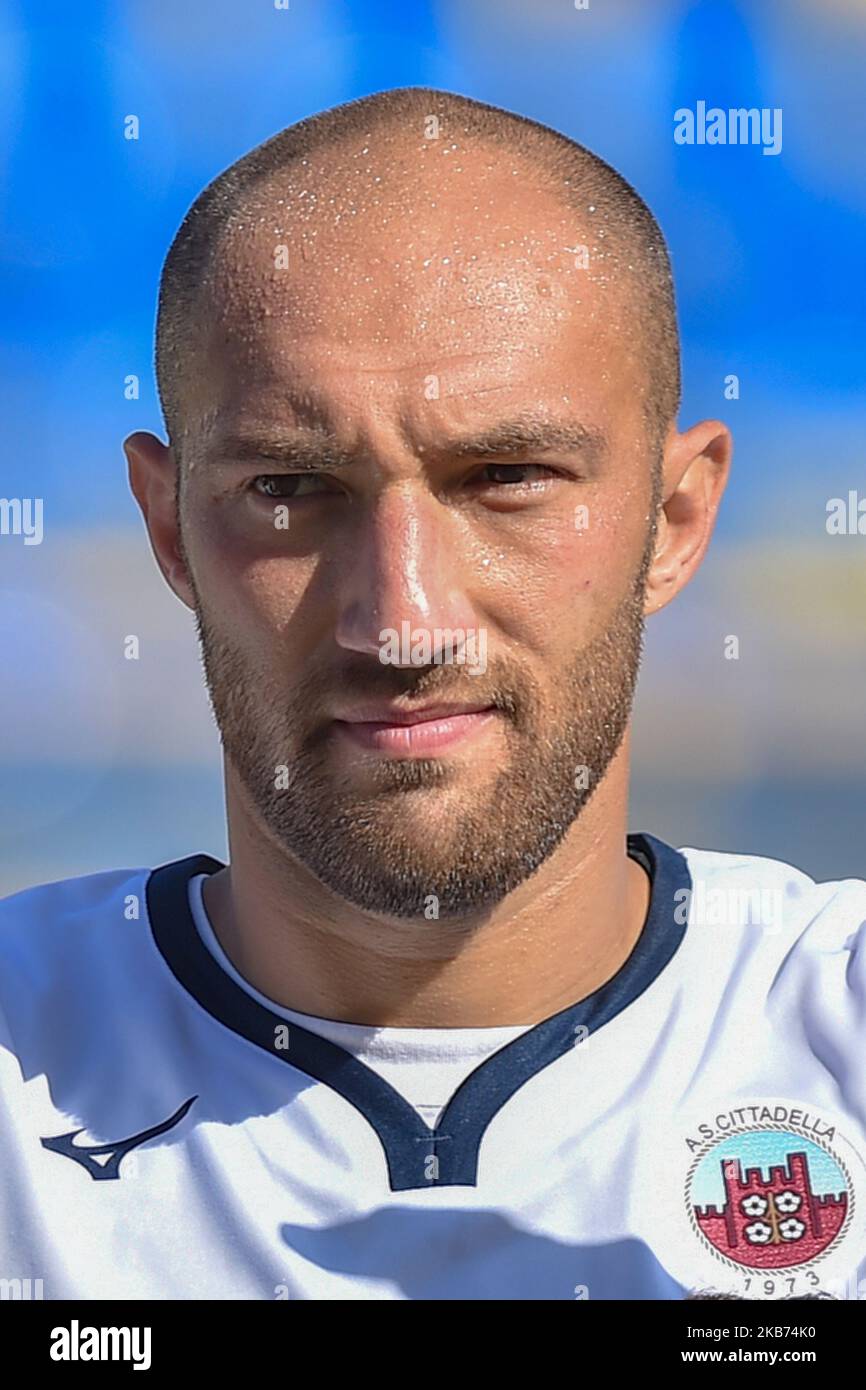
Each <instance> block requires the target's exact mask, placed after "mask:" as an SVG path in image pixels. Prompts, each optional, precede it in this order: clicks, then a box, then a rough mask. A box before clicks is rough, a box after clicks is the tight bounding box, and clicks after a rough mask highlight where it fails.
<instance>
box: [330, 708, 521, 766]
mask: <svg viewBox="0 0 866 1390" xmlns="http://www.w3.org/2000/svg"><path fill="white" fill-rule="evenodd" d="M371 716H375V717H371ZM496 716H497V711H496V710H495V709H494V708H493V707H492V706H491V705H427V706H425V707H423V708H417V709H413V710H407V709H395V708H394V707H393V706H391V707H388V706H382V705H378V706H366V707H358V708H356V709H353V710H352V711H351V716H349V713H348V711H347V713H346V717H344V718H339V719H335V720H334V728H335V729H336V730H337V731H338V733H340V734H341V735H342V736H343V739H344V741H345V742H346V743H348V744H350V745H351V746H354V747H355V748H358V749H363V750H366V751H367V752H373V753H379V754H380V755H381V754H384V755H386V756H387V755H390V756H392V757H412V756H421V755H428V756H429V755H431V754H433V753H438V752H442V751H444V750H445V749H446V748H449V747H451V746H452V745H454V744H456V743H458V742H460V741H462V740H464V739H466V738H468V737H469V736H471V735H474V734H477V733H480V732H481V730H483V729H484V728H485V727H486V726H488V725H489V724H490V723H491V721H492V720H493V719H495V718H496Z"/></svg>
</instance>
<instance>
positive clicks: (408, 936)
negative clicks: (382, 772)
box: [204, 741, 649, 1028]
mask: <svg viewBox="0 0 866 1390" xmlns="http://www.w3.org/2000/svg"><path fill="white" fill-rule="evenodd" d="M627 764H628V750H627V741H626V742H624V743H623V746H622V747H621V748H620V750H619V753H618V754H617V756H616V758H615V759H614V760H613V762H612V763H611V765H610V767H609V768H608V772H607V774H606V776H605V778H604V781H603V782H602V783H601V784H600V785H599V787H597V789H596V791H595V794H594V795H593V797H592V798H591V800H590V802H589V804H588V805H587V806H586V807H585V809H584V811H583V813H582V814H581V816H580V817H579V818H578V820H577V821H576V822H575V824H574V825H573V826H572V827H571V829H570V831H569V833H568V835H567V836H566V837H565V839H564V840H563V842H562V843H561V844H560V845H559V847H558V848H557V849H556V851H555V852H554V853H553V854H552V855H550V857H549V858H548V859H547V860H546V861H545V863H544V864H543V865H542V866H541V868H540V869H539V870H538V871H537V872H536V873H535V874H534V875H533V876H532V877H531V878H530V879H529V880H527V882H526V883H524V884H522V885H521V886H520V887H519V888H518V889H517V890H515V892H513V893H511V894H509V896H508V897H507V898H506V899H504V900H503V901H502V902H500V903H498V904H497V905H496V906H495V907H493V908H489V909H486V910H485V911H484V912H481V913H476V914H473V915H471V916H467V917H464V918H461V919H460V920H458V921H455V920H449V921H444V922H442V921H427V920H418V921H414V920H413V921H407V920H406V919H395V918H390V917H384V916H379V915H376V914H372V913H368V912H362V911H360V910H359V909H358V908H355V907H353V906H352V905H351V904H349V903H346V902H345V901H343V900H342V899H341V898H338V897H337V896H336V894H334V893H332V892H331V891H330V890H329V889H327V888H325V887H324V886H323V885H322V884H321V883H320V882H319V881H318V880H317V879H315V878H314V877H313V875H312V874H310V873H309V871H308V870H306V869H305V867H304V866H303V865H302V864H300V863H299V862H298V861H297V860H295V859H294V858H292V857H291V856H290V855H288V854H287V853H286V852H285V851H283V850H281V849H279V848H278V847H277V846H275V845H274V844H273V842H272V841H271V840H270V838H269V837H268V836H267V835H266V834H264V833H263V832H262V830H261V828H260V826H259V824H258V822H257V821H256V819H255V817H254V814H253V812H252V809H251V808H250V807H249V805H248V803H247V801H246V798H245V797H244V795H243V793H242V789H241V788H240V787H239V786H238V785H237V783H236V779H235V778H234V776H233V773H232V771H231V769H230V768H227V771H226V801H227V811H228V825H229V845H230V853H231V863H230V867H228V868H226V869H224V870H222V871H221V872H220V873H217V874H214V875H213V876H212V877H211V878H209V879H208V880H207V881H206V883H205V890H204V901H205V906H206V908H207V912H208V916H209V917H210V920H211V923H212V925H213V928H214V931H215V933H216V936H217V938H218V940H219V942H220V944H221V946H222V948H223V950H224V951H225V952H226V954H227V956H228V957H229V959H230V960H231V961H232V963H233V964H234V965H235V967H236V969H237V970H239V972H240V973H241V974H242V975H243V976H244V978H245V979H246V980H248V981H249V983H250V984H252V985H253V986H254V987H255V988H256V989H257V990H259V991H260V992H261V993H262V994H264V995H265V996H266V997H267V998H269V999H271V1000H272V1001H274V1002H275V1003H277V1004H280V1005H283V1006H284V1007H286V1008H290V1009H296V1010H299V1011H300V1012H301V1013H307V1014H314V1015H318V1016H320V1017H323V1018H332V1019H341V1020H344V1021H346V1022H350V1023H362V1024H368V1025H372V1026H378V1027H397V1028H398V1027H403V1028H413V1027H417V1028H483V1027H496V1026H500V1025H508V1024H515V1025H516V1024H533V1023H538V1022H541V1021H542V1020H543V1019H545V1018H548V1017H550V1016H551V1015H552V1014H554V1013H557V1012H558V1011H559V1010H560V1009H564V1008H566V1007H567V1006H568V1005H569V1004H572V1003H576V1002H577V1001H578V1000H580V999H583V998H585V997H586V996H587V995H589V994H592V993H593V992H594V991H595V990H596V989H598V988H599V987H600V986H601V985H603V984H604V983H605V982H606V981H607V980H609V979H610V978H611V976H612V975H614V974H616V972H617V970H618V969H619V968H620V966H621V965H622V964H623V963H624V961H625V960H626V959H627V957H628V956H629V955H630V954H631V951H632V949H633V947H634V945H635V942H636V941H637V939H638V937H639V935H640V932H641V929H642V927H643V924H644V921H645V919H646V914H647V910H648V905H649V880H648V878H647V876H646V874H645V872H644V870H643V869H642V868H640V866H639V865H638V864H636V863H635V862H634V861H633V860H631V859H629V857H628V855H627V854H626V841H625V836H626V818H627V786H628V777H627V771H628V767H627Z"/></svg>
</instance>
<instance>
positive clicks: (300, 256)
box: [156, 88, 680, 457]
mask: <svg viewBox="0 0 866 1390" xmlns="http://www.w3.org/2000/svg"><path fill="white" fill-rule="evenodd" d="M467 193H468V194H469V195H470V196H472V195H474V205H473V209H472V210H473V211H474V214H475V217H474V222H472V219H471V218H470V219H468V222H469V223H470V224H471V225H469V226H467V232H468V235H467V236H464V237H463V242H464V243H467V242H468V241H469V240H470V239H472V241H473V245H471V246H470V245H467V244H464V245H463V246H460V245H459V244H457V245H455V247H454V255H453V256H439V257H436V258H434V257H433V256H432V255H431V256H430V257H428V256H426V255H425V254H424V253H425V251H426V250H427V249H428V247H427V246H426V245H425V242H432V241H434V240H435V239H436V238H435V231H436V228H437V224H438V225H439V227H440V229H441V228H442V227H443V226H444V227H445V228H447V227H448V226H449V224H450V222H451V219H452V217H453V216H454V209H453V207H452V203H453V202H454V201H455V200H457V201H462V202H463V204H464V208H465V202H466V196H467ZM518 204H520V205H522V206H523V208H524V212H525V213H526V211H527V210H528V213H529V219H530V221H533V222H534V223H535V225H536V226H537V229H538V232H539V234H541V233H542V232H543V230H544V229H545V228H547V229H548V230H549V232H550V235H549V236H548V237H547V239H546V244H545V245H544V246H543V248H536V251H537V250H538V249H543V253H544V257H545V258H546V259H547V260H548V261H550V262H551V266H552V269H554V270H555V269H556V268H557V266H556V265H554V264H553V262H554V257H555V259H556V260H557V261H558V262H559V264H560V265H561V264H563V263H565V264H571V265H573V266H574V268H575V269H576V270H577V272H578V274H577V276H576V277H572V279H571V281H570V283H569V284H568V285H567V287H566V292H567V293H570V294H571V295H573V296H575V297H578V298H579V296H580V293H581V277H586V278H588V279H590V280H591V281H592V282H593V283H594V284H595V285H597V286H598V285H601V286H603V287H606V289H607V294H606V300H605V312H606V313H607V314H609V315H616V317H617V318H618V319H619V320H620V328H621V333H620V336H621V337H622V338H624V339H627V340H629V341H631V340H633V341H634V350H635V353H636V354H637V355H638V356H639V358H640V368H641V370H640V372H639V373H638V374H637V381H638V384H639V389H640V392H641V409H642V412H643V415H644V418H645V420H646V423H647V427H648V430H649V433H650V437H651V439H652V442H653V450H652V452H653V453H654V454H655V452H656V449H657V445H658V442H659V441H660V440H661V439H663V437H664V433H665V431H666V429H667V427H668V426H669V425H670V423H671V422H672V421H673V420H674V419H675V417H676V413H677V410H678V407H679V397H680V368H679V343H678V334H677V324H676V311H675V304H674V294H673V286H672V279H671V271H670V263H669V259H668V254H667V250H666V247H665V243H664V238H663V236H662V233H661V231H660V229H659V226H658V224H657V222H656V220H655V218H654V217H653V215H652V213H651V212H650V211H649V209H648V208H647V206H646V205H645V203H644V202H643V201H642V200H641V198H640V197H639V196H638V194H637V193H636V192H635V191H634V189H633V188H632V187H631V186H630V185H629V184H628V183H627V182H626V180H625V179H623V178H622V177H621V175H620V174H618V173H617V172H616V171H615V170H614V169H612V168H611V167H610V166H609V165H608V164H606V163H605V162H604V161H603V160H602V159H599V158H598V156H597V155H595V154H593V153H592V152H591V151H589V150H587V149H585V148H584V147H583V146H581V145H578V144H577V143H576V142H574V141H573V140H570V139H568V138H567V137H566V136H564V135H562V134H560V133H559V132H557V131H554V130H552V129H550V128H549V127H547V126H543V125H540V124H539V123H538V122H535V121H531V120H528V119H527V118H525V117H522V116H518V115H515V114H514V113H512V112H508V111H504V110H501V109H500V108H497V107H494V106H489V105H486V104H484V103H482V102H478V101H474V100H472V99H470V98H468V97H462V96H457V95H454V94H451V93H447V92H439V91H434V90H430V89H426V88H403V89H398V90H394V91H388V92H381V93H377V94H375V95H373V96H369V97H364V98H362V99H361V100H359V101H354V102H349V103H346V104H345V105H343V106H338V107H335V108H334V109H332V110H330V111H325V112H323V113H321V114H319V115H316V116H312V117H310V118H309V119H308V120H304V121H301V122H299V123H298V124H296V125H293V126H289V127H288V128H287V129H285V130H283V131H281V132H280V133H279V134H277V135H275V136H273V137H272V138H271V139H269V140H267V141H265V142H264V143H263V144H262V145H259V146H258V147H257V148H256V149H254V150H252V151H251V152H250V153H249V154H247V155H245V156H244V157H243V158H242V159H239V160H238V161H237V162H236V163H235V164H233V165H232V166H231V167H230V168H228V169H227V170H225V171H224V172H223V173H222V174H220V175H219V176H218V177H217V178H216V179H214V181H213V182H212V183H211V184H209V185H208V187H207V188H205V189H204V191H203V192H202V193H201V194H200V195H199V197H198V198H197V199H196V201H195V203H194V204H193V205H192V207H191V208H190V210H189V212H188V213H187V215H186V217H185V218H184V221H183V223H182V225H181V227H180V229H179V231H178V233H177V235H176V237H175V239H174V241H173V243H172V246H171V248H170V250H169V253H168V256H167V258H166V261H165V266H164V269H163V274H162V280H161V285H160V295H159V313H158V320H157V334H156V374H157V383H158V388H159V394H160V399H161V402H162V407H163V413H164V416H165V421H166V428H167V431H168V434H169V438H170V439H171V442H172V444H173V446H174V448H175V451H176V453H177V454H178V455H179V456H180V457H183V455H184V453H185V451H186V441H187V436H188V435H189V434H190V433H194V432H195V431H196V429H197V428H198V427H199V424H200V422H201V421H200V413H199V414H197V413H196V409H195V405H196V384H197V378H198V377H199V376H200V375H201V374H202V372H203V371H204V370H205V363H204V362H203V360H202V351H203V349H204V348H205V346H206V341H207V338H208V335H209V334H212V333H213V330H214V328H216V329H217V330H218V329H219V326H220V324H221V322H222V321H223V319H224V318H225V317H226V316H227V314H228V312H229V311H230V310H232V309H233V308H239V310H240V312H241V314H242V315H243V316H246V318H247V319H248V320H249V323H248V326H247V327H248V331H247V332H246V341H247V342H249V343H250V344H253V343H254V341H255V339H256V336H257V334H256V328H257V327H258V326H260V324H261V320H263V319H266V318H268V317H270V316H271V314H272V313H279V314H280V315H282V316H286V315H293V316H294V322H295V324H296V325H297V329H298V332H299V333H303V332H304V331H305V329H309V328H310V327H311V326H312V324H313V320H314V319H315V318H316V317H317V316H319V317H320V316H321V314H322V313H323V312H324V310H325V307H326V306H324V305H323V304H322V299H321V294H320V290H321V280H320V279H317V283H316V298H315V300H313V298H312V297H309V296H308V297H307V298H306V300H305V297H304V295H303V293H300V294H298V293H294V294H290V295H288V296H286V295H283V296H282V302H281V303H280V304H279V306H278V307H277V306H276V305H274V304H271V303H269V302H268V296H267V293H266V291H265V290H263V288H262V281H261V275H260V274H259V275H258V276H257V278H256V281H255V284H254V285H253V283H252V281H251V280H250V278H249V277H246V276H245V275H244V273H243V265H242V262H243V259H244V257H245V256H248V255H249V253H250V250H251V242H252V241H253V239H255V241H256V242H257V244H258V249H259V266H260V265H261V260H262V257H263V256H264V257H265V258H266V259H268V260H269V261H270V262H271V263H272V265H273V279H274V281H275V283H276V282H278V281H279V280H280V278H281V277H282V278H285V270H286V269H287V268H289V267H290V266H291V265H292V262H295V263H296V264H297V263H298V262H299V263H300V266H301V269H303V268H304V267H305V266H308V267H309V268H310V271H311V272H312V270H313V267H314V265H315V267H316V269H317V270H318V272H319V274H320V275H321V272H322V271H323V270H325V271H327V274H328V276H329V279H330V284H331V288H332V293H333V298H334V303H335V304H345V301H346V299H347V298H349V297H351V295H352V293H353V290H354V288H355V286H356V285H357V284H358V282H363V280H364V277H365V276H366V277H368V278H369V279H371V280H372V279H373V278H374V277H375V275H376V273H377V271H379V270H381V268H382V266H385V267H387V268H388V270H389V271H390V273H391V276H392V279H393V278H396V279H397V280H398V281H399V282H402V284H403V287H404V291H405V296H406V298H407V301H408V302H409V304H410V307H411V301H413V300H419V299H420V298H423V290H424V289H425V288H426V287H428V286H432V287H433V288H434V289H435V290H441V288H442V287H443V285H444V284H446V283H447V282H448V281H450V280H451V278H452V277H453V276H455V275H458V274H459V275H461V276H462V277H463V284H464V286H465V293H464V301H465V303H466V308H467V312H471V309H472V305H473V302H476V303H477V302H478V299H479V296H483V295H485V294H489V290H490V287H491V285H492V286H493V287H494V288H495V286H496V259H497V253H500V254H501V253H505V252H507V251H508V250H509V247H514V246H515V245H516V242H517V237H516V235H515V231H516V229H515V228H514V227H513V226H512V222H513V212H514V209H515V207H516V205H518ZM473 227H474V233H475V235H474V237H473V236H472V228H473ZM509 232H511V235H509ZM281 257H282V259H281ZM536 260H538V255H537V254H536ZM449 266H451V270H450V272H449V268H448V267H449ZM296 279H297V277H296ZM424 281H426V286H425V285H424V284H423V282H424ZM502 288H503V290H505V289H506V286H505V284H504V282H503V285H502ZM419 292H420V293H419ZM545 294H547V295H548V296H549V297H550V298H552V299H553V300H554V302H553V303H552V304H551V305H550V306H549V308H550V310H551V312H552V313H554V314H555V312H556V309H557V305H556V303H555V297H556V295H555V282H554V283H553V284H551V282H547V283H545V279H544V277H542V278H541V280H540V281H539V282H538V285H537V296H538V300H543V299H544V297H545ZM507 297H508V296H507V294H503V296H502V298H503V310H504V311H505V312H510V313H511V314H512V315H518V316H519V315H521V314H526V313H528V312H532V311H534V310H535V309H536V308H537V307H538V303H537V302H536V303H531V304H527V303H525V302H523V301H522V300H521V296H520V293H519V292H518V294H517V295H516V296H515V295H514V294H513V293H512V296H511V302H510V303H506V302H505V300H506V299H507ZM392 307H393V305H388V306H387V310H388V311H390V309H391V308H392ZM542 307H544V306H543V305H542ZM385 308H386V306H384V305H383V306H382V309H383V312H382V314H381V321H380V327H379V339H380V341H381V344H382V347H383V349H386V348H387V339H388V332H387V329H388V323H389V317H390V315H389V312H385ZM373 312H376V309H375V305H374V306H373ZM293 326H294V325H293ZM395 327H396V325H395ZM406 328H407V325H406V323H402V324H400V325H399V331H402V332H404V333H405V331H406ZM412 328H413V330H414V331H415V332H417V333H418V334H419V335H421V334H423V332H424V316H423V313H417V314H415V316H414V318H413V320H412ZM243 341H244V339H243V336H242V335H238V338H237V339H236V342H235V345H234V346H235V350H238V348H240V349H241V350H242V346H243ZM251 350H252V349H251ZM576 365H577V366H579V365H580V364H576ZM205 413H206V412H205Z"/></svg>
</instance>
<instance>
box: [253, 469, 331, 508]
mask: <svg viewBox="0 0 866 1390" xmlns="http://www.w3.org/2000/svg"><path fill="white" fill-rule="evenodd" d="M322 481H323V479H322V478H320V477H319V476H318V475H317V474H315V473H264V474H262V475H261V476H260V477H258V478H253V480H252V484H251V486H252V489H253V491H254V492H257V493H258V494H259V495H260V496H261V497H277V498H280V499H282V500H283V501H285V500H286V499H287V498H295V497H305V496H309V495H310V494H309V493H305V492H303V491H300V484H302V483H321V482H322ZM324 491H327V489H324ZM313 495H315V492H314V493H313Z"/></svg>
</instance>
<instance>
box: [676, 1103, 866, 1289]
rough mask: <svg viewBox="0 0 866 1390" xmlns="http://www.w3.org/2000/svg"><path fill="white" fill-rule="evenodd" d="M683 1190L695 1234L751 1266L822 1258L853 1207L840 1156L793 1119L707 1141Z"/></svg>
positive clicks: (779, 1266) (778, 1266)
mask: <svg viewBox="0 0 866 1390" xmlns="http://www.w3.org/2000/svg"><path fill="white" fill-rule="evenodd" d="M764 1108H766V1109H769V1108H770V1107H764ZM777 1108H783V1107H777ZM686 1193H687V1196H686V1200H687V1202H688V1205H689V1211H690V1216H691V1219H692V1222H693V1224H694V1228H695V1231H696V1233H697V1234H698V1235H699V1236H700V1238H701V1239H703V1240H704V1241H706V1242H707V1243H708V1244H709V1245H710V1246H711V1247H712V1249H713V1250H714V1251H715V1252H716V1253H717V1254H718V1255H720V1256H721V1258H722V1259H724V1260H726V1261H729V1262H732V1263H734V1264H737V1265H742V1266H744V1267H745V1268H746V1269H751V1270H777V1271H781V1270H788V1269H796V1268H797V1267H798V1266H802V1265H808V1264H812V1263H814V1262H815V1261H816V1260H819V1259H821V1258H822V1257H823V1256H824V1255H825V1254H826V1253H827V1252H828V1251H829V1250H830V1248H831V1246H832V1245H833V1244H834V1242H840V1241H841V1239H842V1238H843V1237H844V1235H845V1232H846V1230H847V1229H848V1227H849V1226H850V1224H851V1222H852V1220H853V1219H854V1213H855V1207H856V1202H855V1196H854V1191H853V1182H852V1177H851V1173H850V1172H849V1171H848V1168H847V1166H846V1164H845V1163H844V1160H843V1159H842V1157H841V1155H839V1154H836V1153H834V1151H833V1149H832V1147H831V1143H830V1142H829V1140H825V1139H822V1138H819V1137H818V1136H817V1135H815V1134H809V1135H807V1134H806V1133H805V1132H804V1131H803V1129H801V1128H798V1127H795V1126H793V1125H792V1124H791V1123H790V1120H788V1121H786V1122H783V1123H781V1124H780V1125H779V1126H778V1127H777V1126H776V1125H775V1123H774V1124H773V1125H772V1126H770V1125H767V1126H766V1127H761V1125H760V1124H759V1125H758V1126H756V1127H754V1128H751V1127H744V1128H741V1129H738V1130H737V1131H736V1132H735V1133H733V1134H731V1135H730V1136H729V1137H727V1138H725V1139H721V1140H716V1141H712V1140H711V1141H710V1143H709V1144H708V1146H707V1148H706V1150H705V1151H704V1152H702V1153H701V1154H700V1156H699V1157H697V1158H696V1159H695V1161H694V1162H693V1164H692V1167H691V1170H690V1172H689V1175H688V1180H687V1185H686Z"/></svg>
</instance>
